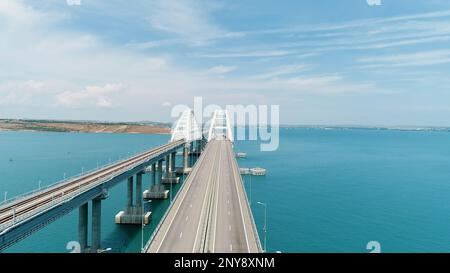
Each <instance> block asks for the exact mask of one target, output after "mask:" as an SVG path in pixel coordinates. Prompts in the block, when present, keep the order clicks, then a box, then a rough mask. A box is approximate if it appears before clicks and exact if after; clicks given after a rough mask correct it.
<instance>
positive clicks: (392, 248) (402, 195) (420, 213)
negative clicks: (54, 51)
mask: <svg viewBox="0 0 450 273" xmlns="http://www.w3.org/2000/svg"><path fill="white" fill-rule="evenodd" d="M168 139H169V136H168V135H137V134H88V133H51V132H0V198H1V199H3V198H4V193H5V192H7V197H11V196H14V195H17V194H21V193H24V192H27V191H30V190H33V189H35V188H37V187H38V184H39V181H41V185H42V186H45V185H48V184H51V183H54V182H56V181H58V180H61V179H63V178H64V174H65V176H66V177H69V176H71V175H75V174H77V173H79V172H81V170H82V169H83V170H84V171H87V170H89V169H92V168H95V167H96V166H97V164H99V165H102V164H106V163H108V162H109V161H110V160H111V161H114V160H118V159H119V158H122V157H125V156H127V155H130V154H131V153H136V152H141V151H144V150H147V149H150V148H152V147H155V146H158V145H161V144H163V143H167V141H168ZM235 150H236V151H242V152H246V153H247V158H245V159H239V160H238V162H239V165H240V166H241V167H256V166H261V167H264V168H266V169H267V175H266V176H265V177H255V176H253V177H252V179H251V180H252V181H251V182H250V179H249V177H245V178H244V181H245V182H244V183H245V187H246V190H247V194H248V195H249V198H250V184H251V185H252V187H251V200H252V205H251V207H252V211H253V215H254V218H255V221H256V225H257V227H258V229H259V235H260V237H261V240H263V238H264V232H263V225H264V209H263V207H262V206H260V205H258V204H257V202H258V201H259V202H265V203H267V249H268V251H269V252H275V251H281V252H368V250H367V249H366V245H367V243H368V242H369V241H378V242H379V243H380V245H381V251H382V252H450V201H449V200H450V133H449V132H430V131H394V130H373V129H331V130H326V129H319V128H282V129H280V146H279V149H278V150H277V151H274V152H261V151H260V150H259V143H257V142H249V141H247V142H245V141H237V142H236V143H235ZM148 179H149V178H148V177H144V181H145V182H147V181H148ZM147 183H148V182H147ZM175 190H177V189H175ZM125 199H126V189H125V183H121V184H119V185H118V186H116V187H114V188H113V189H112V190H111V191H110V196H109V198H108V199H106V200H105V201H104V202H103V204H102V245H103V247H105V248H106V247H110V248H112V251H113V252H138V251H139V250H140V247H141V227H140V226H118V225H116V224H114V215H115V214H116V213H117V212H118V211H120V210H122V209H123V206H124V204H125ZM168 203H169V201H168V200H165V201H154V202H152V203H151V204H150V207H151V210H152V211H153V221H152V223H151V224H150V225H149V226H147V227H146V229H145V237H146V238H148V237H149V236H150V234H151V233H152V231H153V229H154V227H155V226H156V225H157V223H158V220H159V219H160V218H161V216H162V215H163V214H164V212H165V210H166V208H167V206H168ZM77 222H78V211H77V210H75V211H73V212H72V213H70V214H68V215H66V216H64V217H63V218H60V219H59V220H57V221H56V222H54V223H52V224H50V225H48V226H47V227H45V228H44V229H42V230H40V231H38V232H37V233H34V234H33V235H31V236H30V237H28V238H26V239H25V240H23V241H21V242H19V243H17V244H16V245H14V246H13V247H11V248H9V249H8V250H7V251H6V252H68V250H67V249H66V244H67V242H69V241H73V240H76V239H77Z"/></svg>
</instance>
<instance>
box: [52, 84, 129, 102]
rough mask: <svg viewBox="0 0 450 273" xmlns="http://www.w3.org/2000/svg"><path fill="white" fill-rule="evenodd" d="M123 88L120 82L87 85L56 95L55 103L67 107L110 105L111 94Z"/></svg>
mask: <svg viewBox="0 0 450 273" xmlns="http://www.w3.org/2000/svg"><path fill="white" fill-rule="evenodd" d="M122 90H123V85H122V84H106V85H104V86H87V87H86V88H85V89H83V90H79V91H66V92H63V93H60V94H58V95H57V96H56V100H57V104H58V105H60V106H68V107H86V106H93V105H94V106H97V107H112V106H114V105H117V104H115V103H113V98H112V97H113V96H114V95H115V94H116V93H117V92H119V91H122Z"/></svg>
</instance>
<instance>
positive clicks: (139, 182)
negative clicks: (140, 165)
mask: <svg viewBox="0 0 450 273" xmlns="http://www.w3.org/2000/svg"><path fill="white" fill-rule="evenodd" d="M142 175H143V173H142V172H139V173H137V174H136V208H138V209H140V210H141V211H140V214H142Z"/></svg>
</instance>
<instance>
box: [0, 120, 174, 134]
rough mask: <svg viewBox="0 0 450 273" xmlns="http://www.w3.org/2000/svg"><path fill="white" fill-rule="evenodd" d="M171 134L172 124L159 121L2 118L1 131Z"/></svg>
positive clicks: (0, 121)
mask: <svg viewBox="0 0 450 273" xmlns="http://www.w3.org/2000/svg"><path fill="white" fill-rule="evenodd" d="M1 130H7V131H45V132H85V133H129V134H169V133H170V124H168V123H157V122H101V121H57V120H31V119H0V131H1Z"/></svg>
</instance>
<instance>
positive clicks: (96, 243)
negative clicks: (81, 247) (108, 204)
mask: <svg viewBox="0 0 450 273" xmlns="http://www.w3.org/2000/svg"><path fill="white" fill-rule="evenodd" d="M101 224H102V200H101V199H100V198H95V199H93V200H92V248H91V251H92V252H97V251H99V250H101Z"/></svg>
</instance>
